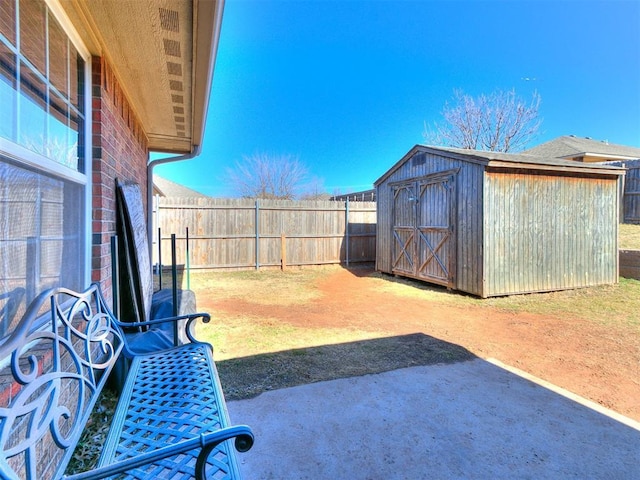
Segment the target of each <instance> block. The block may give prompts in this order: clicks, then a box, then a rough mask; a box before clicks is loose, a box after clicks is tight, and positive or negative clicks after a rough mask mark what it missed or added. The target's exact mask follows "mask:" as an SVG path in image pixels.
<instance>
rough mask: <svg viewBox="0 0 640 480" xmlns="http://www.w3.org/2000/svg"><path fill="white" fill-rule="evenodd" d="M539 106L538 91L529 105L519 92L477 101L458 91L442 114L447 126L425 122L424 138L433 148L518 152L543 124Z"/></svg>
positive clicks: (480, 98) (496, 94) (486, 96)
mask: <svg viewBox="0 0 640 480" xmlns="http://www.w3.org/2000/svg"><path fill="white" fill-rule="evenodd" d="M539 107H540V95H539V94H538V93H537V92H534V93H533V96H532V98H531V102H530V103H528V104H527V103H526V102H525V101H523V100H522V99H521V98H519V97H518V96H516V92H515V90H509V91H506V92H505V91H501V90H498V91H495V92H493V93H492V94H490V95H484V94H482V95H480V96H479V97H477V98H474V97H472V96H471V95H467V94H465V93H464V92H463V91H462V90H455V91H454V98H453V103H452V104H449V103H448V102H447V103H445V106H444V109H443V111H442V116H443V118H444V123H440V124H439V123H435V124H434V126H433V127H432V128H430V127H429V126H428V125H427V124H426V123H425V130H424V133H423V136H424V139H425V141H426V142H427V143H430V144H433V145H443V146H450V147H458V148H468V149H472V150H488V151H493V152H510V151H518V150H521V149H523V148H525V147H526V146H527V144H528V143H529V142H530V141H531V140H532V139H533V138H534V137H535V135H536V134H537V132H538V129H539V128H540V125H541V124H542V119H541V118H540V117H539V115H538V109H539Z"/></svg>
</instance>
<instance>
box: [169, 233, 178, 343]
mask: <svg viewBox="0 0 640 480" xmlns="http://www.w3.org/2000/svg"><path fill="white" fill-rule="evenodd" d="M171 275H172V277H173V278H172V288H173V292H172V293H173V316H174V317H177V316H178V278H177V277H178V275H177V267H176V234H175V233H172V234H171ZM173 342H174V345H178V322H173Z"/></svg>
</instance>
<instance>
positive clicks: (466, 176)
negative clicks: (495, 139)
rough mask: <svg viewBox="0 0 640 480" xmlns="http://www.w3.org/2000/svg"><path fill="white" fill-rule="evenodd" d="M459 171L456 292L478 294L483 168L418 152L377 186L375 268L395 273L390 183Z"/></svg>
mask: <svg viewBox="0 0 640 480" xmlns="http://www.w3.org/2000/svg"><path fill="white" fill-rule="evenodd" d="M451 169H459V170H458V172H457V174H456V180H455V183H456V187H455V190H456V195H457V197H456V199H455V200H456V201H455V202H454V205H457V208H456V212H455V223H454V235H455V236H456V253H455V262H454V265H455V266H456V267H455V274H454V287H453V288H455V289H458V290H462V291H466V292H469V293H473V294H477V295H479V294H480V293H481V288H482V281H481V278H482V268H481V267H482V226H483V223H482V194H483V189H482V178H483V177H482V173H483V167H482V166H481V165H477V164H474V163H470V162H464V161H461V160H456V159H452V158H446V157H442V156H439V155H434V154H429V153H423V152H417V153H415V154H414V155H413V156H412V157H411V158H409V159H408V160H407V161H406V162H405V163H404V164H402V165H401V166H400V167H399V168H398V169H397V170H396V171H394V172H393V173H392V174H390V175H389V176H388V177H387V178H385V180H384V181H382V182H381V183H380V184H378V185H377V187H376V197H377V210H378V211H377V233H376V235H377V238H376V269H377V270H379V271H382V272H386V273H392V268H393V259H392V254H391V252H392V249H393V241H394V239H393V234H392V230H393V216H392V214H393V200H394V198H393V188H392V186H391V184H393V183H396V182H401V181H404V180H410V179H418V178H421V177H425V176H427V175H432V174H435V173H438V172H444V171H448V170H451Z"/></svg>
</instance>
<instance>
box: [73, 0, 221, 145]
mask: <svg viewBox="0 0 640 480" xmlns="http://www.w3.org/2000/svg"><path fill="white" fill-rule="evenodd" d="M223 4H224V1H223V0H190V1H180V2H178V1H167V0H146V1H129V2H122V1H119V0H100V1H88V0H76V1H64V2H60V5H61V7H62V8H63V9H64V11H65V13H66V14H67V16H69V18H70V19H71V21H72V22H73V24H74V25H76V26H77V28H78V35H79V36H80V37H81V38H82V40H83V42H84V44H85V45H86V47H87V49H89V53H91V54H92V55H95V56H97V57H106V58H108V59H109V62H110V64H111V66H112V68H113V73H112V74H113V75H115V77H116V78H117V79H118V82H119V84H120V85H121V86H122V91H123V94H124V95H126V96H127V98H128V100H129V102H130V104H131V105H132V108H133V109H134V112H135V117H136V119H137V120H138V121H139V122H140V123H141V124H142V125H141V128H142V130H143V131H144V132H145V135H146V137H147V139H148V141H149V149H150V150H152V151H161V152H169V153H178V154H184V153H190V152H192V151H193V150H194V146H196V145H201V144H202V139H203V137H204V124H205V119H206V116H207V109H208V105H209V91H210V88H211V81H212V77H213V66H214V62H215V56H216V51H217V48H218V40H219V36H220V27H221V22H222V10H223ZM109 73H110V72H109ZM109 73H106V74H109ZM107 83H108V82H107Z"/></svg>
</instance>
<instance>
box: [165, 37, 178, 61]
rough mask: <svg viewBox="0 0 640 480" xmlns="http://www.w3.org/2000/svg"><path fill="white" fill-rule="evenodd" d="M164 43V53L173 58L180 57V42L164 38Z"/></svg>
mask: <svg viewBox="0 0 640 480" xmlns="http://www.w3.org/2000/svg"><path fill="white" fill-rule="evenodd" d="M162 41H163V42H164V53H165V54H166V55H169V56H171V57H180V56H182V55H181V54H180V42H177V41H175V40H169V39H168V38H163V39H162Z"/></svg>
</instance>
